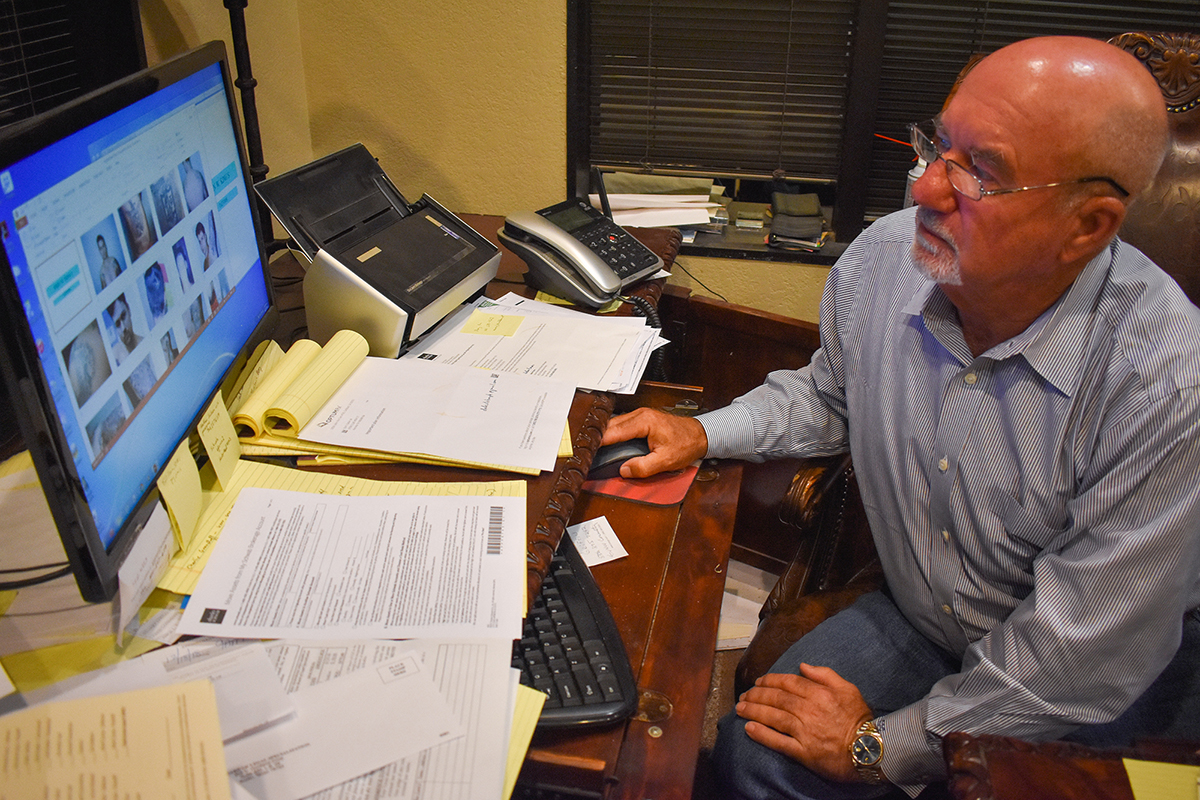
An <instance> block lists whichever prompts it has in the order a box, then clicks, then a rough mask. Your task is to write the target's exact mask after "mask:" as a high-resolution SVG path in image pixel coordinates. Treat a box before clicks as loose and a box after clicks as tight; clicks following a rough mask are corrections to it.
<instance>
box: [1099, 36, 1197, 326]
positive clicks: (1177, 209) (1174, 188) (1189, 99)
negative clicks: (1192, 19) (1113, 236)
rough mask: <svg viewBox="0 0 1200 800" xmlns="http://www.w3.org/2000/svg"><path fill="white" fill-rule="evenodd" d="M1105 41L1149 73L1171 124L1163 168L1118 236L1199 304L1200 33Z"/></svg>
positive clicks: (1124, 37) (1143, 194) (1127, 218)
mask: <svg viewBox="0 0 1200 800" xmlns="http://www.w3.org/2000/svg"><path fill="white" fill-rule="evenodd" d="M1109 41H1110V42H1111V43H1112V44H1114V45H1116V46H1117V47H1120V48H1121V49H1123V50H1127V51H1128V52H1130V53H1132V54H1133V55H1134V56H1136V57H1137V59H1138V60H1139V61H1141V62H1142V63H1143V64H1145V65H1146V69H1148V70H1150V74H1151V75H1153V76H1154V77H1155V79H1156V80H1157V81H1158V85H1159V87H1160V88H1161V89H1162V95H1163V100H1164V101H1166V104H1167V111H1168V114H1169V120H1170V126H1171V136H1170V144H1169V146H1168V150H1167V157H1166V159H1165V160H1164V161H1163V165H1162V168H1161V169H1160V170H1159V171H1158V175H1157V176H1156V177H1155V179H1154V182H1153V183H1152V184H1151V185H1150V187H1149V188H1148V189H1147V190H1146V191H1145V192H1143V193H1142V195H1141V196H1140V197H1138V198H1137V199H1136V200H1135V201H1134V202H1133V203H1132V204H1131V205H1130V207H1129V213H1128V215H1127V216H1126V217H1125V223H1124V225H1122V227H1121V232H1120V236H1121V238H1122V239H1124V240H1125V241H1127V242H1129V243H1130V244H1132V245H1133V246H1134V247H1137V248H1138V249H1139V250H1141V251H1142V252H1143V253H1145V254H1146V255H1148V256H1150V258H1152V259H1153V260H1154V262H1155V263H1156V264H1158V265H1159V266H1160V267H1162V268H1163V269H1164V270H1166V271H1167V272H1168V273H1170V275H1171V277H1173V278H1174V279H1175V280H1176V281H1178V283H1179V285H1180V286H1182V287H1183V290H1184V291H1185V292H1187V295H1188V297H1190V298H1192V302H1193V303H1197V304H1200V35H1197V34H1192V33H1123V34H1121V35H1120V36H1116V37H1114V38H1112V39H1110V40H1109Z"/></svg>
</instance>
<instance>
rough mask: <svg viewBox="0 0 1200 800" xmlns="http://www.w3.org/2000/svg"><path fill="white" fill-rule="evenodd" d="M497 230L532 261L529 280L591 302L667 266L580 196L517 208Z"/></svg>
mask: <svg viewBox="0 0 1200 800" xmlns="http://www.w3.org/2000/svg"><path fill="white" fill-rule="evenodd" d="M497 236H498V237H499V239H500V241H501V242H502V243H503V244H504V246H505V247H507V248H508V249H509V250H512V251H513V252H514V253H516V254H517V255H518V256H520V257H521V258H522V259H523V260H524V261H525V263H526V264H527V265H528V266H529V280H530V283H531V284H533V285H534V286H536V287H537V288H539V289H542V290H544V291H547V292H549V293H550V294H553V295H556V296H558V297H562V298H565V299H567V300H570V301H572V302H573V303H577V304H579V305H582V306H587V307H589V308H600V307H601V306H603V305H604V304H605V303H607V302H608V301H610V300H612V299H613V297H615V296H616V295H617V293H618V292H619V291H620V290H621V289H622V288H623V287H625V286H629V285H630V284H632V283H636V282H637V281H640V280H642V279H643V278H646V277H649V276H650V275H653V274H654V273H656V272H658V270H660V269H662V266H663V260H662V259H661V258H659V257H658V256H657V255H655V253H654V251H652V250H651V249H650V248H648V247H646V246H645V245H644V244H642V243H641V242H639V241H638V240H637V239H635V238H634V237H633V236H632V235H630V233H629V232H628V231H626V230H625V229H623V228H622V227H621V226H619V225H617V224H616V223H614V222H613V221H612V220H611V219H609V218H608V217H606V216H604V215H603V214H602V213H600V212H599V211H597V210H596V209H594V208H592V207H591V206H590V205H588V204H587V203H585V202H583V201H582V200H566V201H564V202H562V203H558V204H556V205H553V206H550V207H549V208H543V209H542V210H541V211H536V212H535V211H520V212H517V213H515V214H513V215H511V216H509V217H507V218H506V219H505V220H504V227H503V228H501V229H500V230H499V231H497Z"/></svg>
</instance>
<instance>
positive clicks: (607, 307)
mask: <svg viewBox="0 0 1200 800" xmlns="http://www.w3.org/2000/svg"><path fill="white" fill-rule="evenodd" d="M533 299H534V300H537V301H538V302H539V303H550V304H551V305H555V306H573V305H575V304H574V303H572V302H571V301H570V300H564V299H563V298H561V297H557V296H556V295H552V294H549V293H547V292H538V293H537V295H536V296H534V298H533ZM624 302H625V301H624V300H622V299H621V298H619V297H614V298H613V299H612V300H609V301H608V302H607V303H605V304H604V305H603V306H601V307H600V308H599V309H597V311H596V313H597V314H611V313H612V312H614V311H616V310H617V309H618V308H620V307H621V304H622V303H624Z"/></svg>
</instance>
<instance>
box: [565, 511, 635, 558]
mask: <svg viewBox="0 0 1200 800" xmlns="http://www.w3.org/2000/svg"><path fill="white" fill-rule="evenodd" d="M567 533H569V534H571V541H572V542H574V543H575V549H576V550H578V551H579V555H581V556H583V563H585V564H587V565H588V566H589V567H594V566H596V565H597V564H603V563H604V562H606V561H616V560H617V559H618V558H624V557H625V556H627V555H629V553H628V552H626V551H625V547H624V546H623V545H622V544H621V540H620V539H618V538H617V532H616V531H614V530H613V529H612V525H609V524H608V520H607V519H605V518H604V517H596V518H595V519H589V520H588V521H587V522H581V523H579V524H578V525H572V526H571V527H569V528H567Z"/></svg>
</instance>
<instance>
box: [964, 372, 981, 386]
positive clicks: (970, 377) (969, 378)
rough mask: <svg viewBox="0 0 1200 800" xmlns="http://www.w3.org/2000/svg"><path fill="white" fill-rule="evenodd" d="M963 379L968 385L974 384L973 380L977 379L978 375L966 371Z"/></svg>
mask: <svg viewBox="0 0 1200 800" xmlns="http://www.w3.org/2000/svg"><path fill="white" fill-rule="evenodd" d="M963 380H964V381H966V382H967V385H968V386H974V385H975V381H977V380H979V376H978V375H976V374H975V373H974V372H968V373H967V374H966V375H964V376H963Z"/></svg>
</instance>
